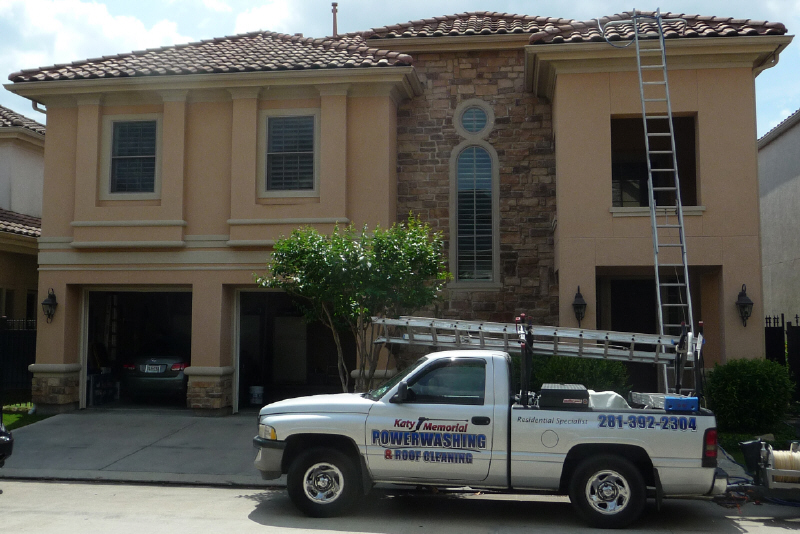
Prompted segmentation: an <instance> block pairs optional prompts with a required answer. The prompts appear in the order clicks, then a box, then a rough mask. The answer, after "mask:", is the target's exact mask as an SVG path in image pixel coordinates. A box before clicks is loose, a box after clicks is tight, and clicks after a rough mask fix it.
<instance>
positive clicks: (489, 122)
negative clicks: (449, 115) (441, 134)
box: [453, 98, 494, 141]
mask: <svg viewBox="0 0 800 534" xmlns="http://www.w3.org/2000/svg"><path fill="white" fill-rule="evenodd" d="M469 108H481V109H482V110H483V112H484V113H486V126H484V128H483V129H482V130H479V131H477V132H470V131H469V130H467V129H466V128H464V125H463V124H462V123H461V118H462V117H463V116H464V112H465V111H467V110H468V109H469ZM453 126H455V128H456V133H458V135H459V136H461V137H463V138H465V139H470V140H472V141H479V140H481V139H486V138H487V137H488V136H489V134H490V133H492V130H493V129H494V110H493V109H492V106H490V105H489V104H488V103H487V102H486V101H485V100H481V99H480V98H470V99H469V100H464V101H463V102H461V103H460V104H458V105H457V106H456V109H455V111H454V112H453Z"/></svg>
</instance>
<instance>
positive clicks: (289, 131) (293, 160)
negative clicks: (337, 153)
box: [266, 115, 315, 191]
mask: <svg viewBox="0 0 800 534" xmlns="http://www.w3.org/2000/svg"><path fill="white" fill-rule="evenodd" d="M314 167H315V164H314V116H313V115H311V116H291V117H268V118H267V162H266V190H267V191H313V190H314V184H315V180H314Z"/></svg>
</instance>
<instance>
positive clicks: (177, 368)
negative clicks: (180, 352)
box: [170, 363, 188, 371]
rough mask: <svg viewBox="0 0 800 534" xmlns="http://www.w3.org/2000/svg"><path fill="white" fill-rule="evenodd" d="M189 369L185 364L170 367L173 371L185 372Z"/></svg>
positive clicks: (174, 364)
mask: <svg viewBox="0 0 800 534" xmlns="http://www.w3.org/2000/svg"><path fill="white" fill-rule="evenodd" d="M187 367H188V365H186V364H185V363H173V364H172V367H170V370H171V371H183V370H184V369H186V368H187Z"/></svg>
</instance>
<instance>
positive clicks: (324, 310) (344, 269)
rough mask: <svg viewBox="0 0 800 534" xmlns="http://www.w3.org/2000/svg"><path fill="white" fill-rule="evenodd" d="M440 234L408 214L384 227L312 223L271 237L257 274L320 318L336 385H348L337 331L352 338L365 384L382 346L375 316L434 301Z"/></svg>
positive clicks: (441, 277) (442, 276) (439, 280)
mask: <svg viewBox="0 0 800 534" xmlns="http://www.w3.org/2000/svg"><path fill="white" fill-rule="evenodd" d="M442 250H443V241H442V236H441V234H440V233H438V232H437V233H433V232H431V229H430V227H429V226H428V225H427V224H424V223H422V222H421V221H420V220H419V219H418V218H416V217H414V216H413V215H410V216H409V219H408V222H406V223H396V224H394V225H392V227H391V228H389V229H383V228H380V227H377V228H375V230H374V232H372V233H370V232H368V231H367V227H366V226H365V227H364V228H363V229H362V230H361V231H360V232H358V231H356V230H355V228H354V227H353V225H349V226H347V227H346V228H344V229H341V228H339V227H338V226H337V227H336V228H335V229H334V231H333V233H332V234H331V235H330V236H326V235H322V234H320V233H319V232H318V231H317V230H316V229H314V228H311V227H306V228H301V229H298V230H295V231H294V232H292V234H291V235H290V236H289V237H286V238H283V239H280V240H278V241H277V242H276V243H275V247H274V251H273V254H272V261H271V262H270V264H269V266H268V268H269V272H268V274H267V275H266V276H264V277H257V278H256V281H257V283H258V284H259V285H261V286H262V287H269V288H276V289H282V290H284V291H286V292H287V293H289V294H290V295H292V296H294V297H296V298H297V299H298V300H299V301H300V304H301V308H302V309H303V311H304V313H305V317H306V320H308V321H315V320H319V321H321V322H322V323H323V324H325V325H326V326H327V327H328V328H330V329H331V331H332V332H333V337H334V341H335V343H336V348H337V353H338V356H339V358H338V359H339V361H338V366H339V378H340V380H341V382H342V388H343V389H344V390H345V391H347V389H348V387H349V372H348V369H347V368H346V366H345V363H344V358H343V353H342V345H341V341H340V338H339V332H340V331H341V330H343V329H349V330H350V331H351V332H352V333H353V336H354V338H355V339H356V350H357V353H358V362H359V363H358V365H359V375H358V381H357V384H356V387H357V389H370V388H371V387H372V381H373V376H374V374H375V369H376V368H377V364H378V356H379V354H380V350H381V348H382V347H381V346H380V345H375V344H374V343H373V341H374V339H375V337H376V329H375V328H374V327H373V325H372V322H371V318H372V317H373V316H395V315H400V314H403V313H408V312H410V311H413V310H416V309H419V308H422V307H424V306H427V305H429V304H431V303H432V302H434V300H435V299H436V297H437V295H438V293H439V291H440V290H441V288H442V286H443V284H444V283H445V282H446V281H447V280H448V279H449V278H450V274H449V273H448V272H447V271H446V269H445V262H444V258H443V254H442Z"/></svg>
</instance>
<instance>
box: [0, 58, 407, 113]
mask: <svg viewBox="0 0 800 534" xmlns="http://www.w3.org/2000/svg"><path fill="white" fill-rule="evenodd" d="M330 84H335V85H341V84H351V85H353V86H354V88H355V87H362V86H365V87H386V88H385V89H383V90H376V91H373V92H383V93H389V94H392V95H393V96H395V97H396V98H400V99H406V98H411V97H413V96H416V95H420V94H422V85H421V83H420V81H419V78H418V76H417V74H416V72H415V71H414V68H413V67H381V68H377V67H376V68H371V69H339V70H326V71H324V72H323V71H320V70H301V71H288V70H287V71H272V72H243V73H234V74H190V75H181V76H146V77H131V78H103V79H92V80H67V81H46V82H25V83H10V84H6V85H5V86H4V87H5V88H6V89H8V90H9V91H11V92H12V93H15V94H18V95H20V96H22V97H25V98H29V99H31V100H36V101H38V102H42V103H44V104H46V105H50V102H51V101H52V102H53V104H55V105H59V106H64V105H65V98H69V99H71V100H72V101H77V100H79V99H81V98H82V97H83V96H84V95H87V94H91V95H98V94H102V95H104V97H108V96H111V95H123V94H126V93H127V94H138V95H142V94H143V93H153V94H154V97H157V98H158V99H159V100H160V99H161V95H162V94H163V93H164V91H190V92H193V91H197V92H215V91H216V92H224V93H225V94H226V95H228V96H227V98H230V96H229V95H230V93H229V92H228V91H229V90H230V89H244V88H256V87H262V88H270V89H276V88H290V87H295V88H296V87H304V86H310V87H322V86H325V85H330ZM359 92H361V93H363V92H364V91H356V93H357V94H358V93H359ZM367 92H369V91H367Z"/></svg>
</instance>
